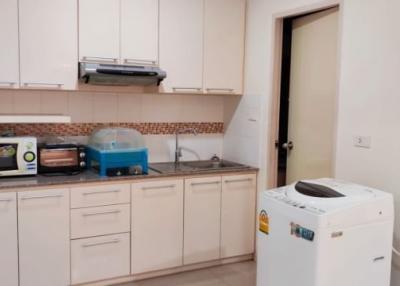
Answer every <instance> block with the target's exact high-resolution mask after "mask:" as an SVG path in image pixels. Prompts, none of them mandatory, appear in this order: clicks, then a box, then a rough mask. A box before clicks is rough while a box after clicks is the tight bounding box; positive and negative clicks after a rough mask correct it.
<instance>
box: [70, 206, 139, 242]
mask: <svg viewBox="0 0 400 286" xmlns="http://www.w3.org/2000/svg"><path fill="white" fill-rule="evenodd" d="M130 214H131V205H130V204H124V205H111V206H101V207H93V208H83V209H72V210H71V239H75V238H83V237H90V236H97V235H106V234H113V233H123V232H129V231H130V230H131V226H130Z"/></svg>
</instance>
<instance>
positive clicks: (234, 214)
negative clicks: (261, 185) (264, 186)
mask: <svg viewBox="0 0 400 286" xmlns="http://www.w3.org/2000/svg"><path fill="white" fill-rule="evenodd" d="M256 184H257V182H256V175H255V174H252V175H233V176H225V177H222V204H221V206H222V207H221V256H222V258H227V257H232V256H238V255H244V254H251V253H253V252H254V235H255V224H256V221H255V220H256V219H255V213H256Z"/></svg>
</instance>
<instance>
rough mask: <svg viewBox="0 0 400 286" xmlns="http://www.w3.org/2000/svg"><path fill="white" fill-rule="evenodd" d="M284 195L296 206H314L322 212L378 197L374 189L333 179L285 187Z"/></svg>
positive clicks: (297, 183) (302, 182)
mask: <svg viewBox="0 0 400 286" xmlns="http://www.w3.org/2000/svg"><path fill="white" fill-rule="evenodd" d="M285 193H286V196H287V197H288V198H289V199H290V200H292V201H294V202H297V203H298V204H304V205H307V206H314V207H315V208H318V209H319V210H324V212H327V211H332V210H334V209H338V208H343V207H348V206H349V205H355V204H360V203H362V202H366V201H369V200H371V199H374V198H376V196H377V195H379V191H377V190H375V189H372V188H368V187H365V186H361V185H357V184H353V183H348V182H343V181H338V180H334V179H316V180H304V181H299V182H296V183H294V184H292V185H290V186H287V188H286V191H285Z"/></svg>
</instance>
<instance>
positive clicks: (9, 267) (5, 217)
mask: <svg viewBox="0 0 400 286" xmlns="http://www.w3.org/2000/svg"><path fill="white" fill-rule="evenodd" d="M0 6H1V5H0ZM0 225H1V231H0V253H1V255H0V284H1V285H6V286H18V238H17V194H16V193H4V194H0Z"/></svg>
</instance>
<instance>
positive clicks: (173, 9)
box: [160, 0, 204, 92]
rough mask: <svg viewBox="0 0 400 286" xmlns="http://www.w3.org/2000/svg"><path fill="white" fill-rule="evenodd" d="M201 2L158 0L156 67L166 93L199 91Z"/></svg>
mask: <svg viewBox="0 0 400 286" xmlns="http://www.w3.org/2000/svg"><path fill="white" fill-rule="evenodd" d="M203 18H204V1H203V0H160V67H161V68H162V69H164V70H165V71H166V72H167V75H168V76H167V78H166V79H165V80H164V81H163V86H164V90H165V91H167V92H172V91H174V92H202V86H203V30H204V29H203Z"/></svg>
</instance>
